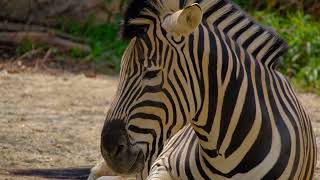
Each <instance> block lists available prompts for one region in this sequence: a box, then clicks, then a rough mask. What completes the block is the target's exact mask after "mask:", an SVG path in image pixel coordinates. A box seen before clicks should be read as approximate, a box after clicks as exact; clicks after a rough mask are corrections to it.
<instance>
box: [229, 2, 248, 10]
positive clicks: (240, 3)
mask: <svg viewBox="0 0 320 180" xmlns="http://www.w3.org/2000/svg"><path fill="white" fill-rule="evenodd" d="M233 2H234V3H236V4H238V5H239V6H240V7H242V8H245V9H247V8H248V7H249V5H250V0H233Z"/></svg>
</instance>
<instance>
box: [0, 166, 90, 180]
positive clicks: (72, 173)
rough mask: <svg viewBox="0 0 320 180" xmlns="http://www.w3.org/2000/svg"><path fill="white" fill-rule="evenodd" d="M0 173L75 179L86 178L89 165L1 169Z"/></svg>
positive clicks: (83, 179) (88, 172) (81, 179)
mask: <svg viewBox="0 0 320 180" xmlns="http://www.w3.org/2000/svg"><path fill="white" fill-rule="evenodd" d="M0 174H2V175H8V176H31V177H42V178H48V179H77V180H86V179H87V178H88V176H89V174H90V167H80V168H57V169H2V170H0Z"/></svg>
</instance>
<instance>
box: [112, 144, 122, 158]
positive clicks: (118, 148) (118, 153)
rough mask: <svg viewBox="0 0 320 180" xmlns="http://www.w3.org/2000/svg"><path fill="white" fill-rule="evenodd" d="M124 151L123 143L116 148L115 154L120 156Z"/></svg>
mask: <svg viewBox="0 0 320 180" xmlns="http://www.w3.org/2000/svg"><path fill="white" fill-rule="evenodd" d="M123 151H124V145H122V144H121V145H119V146H117V149H116V151H115V153H114V155H115V156H119V155H121V154H122V152H123Z"/></svg>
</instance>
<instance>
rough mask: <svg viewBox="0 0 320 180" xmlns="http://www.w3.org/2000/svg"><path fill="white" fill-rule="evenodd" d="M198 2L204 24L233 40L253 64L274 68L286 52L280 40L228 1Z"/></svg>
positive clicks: (284, 45) (284, 43)
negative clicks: (253, 61) (252, 59)
mask: <svg viewBox="0 0 320 180" xmlns="http://www.w3.org/2000/svg"><path fill="white" fill-rule="evenodd" d="M198 2H199V3H200V6H201V8H202V9H203V11H204V16H203V19H204V21H205V22H206V23H207V24H208V25H209V26H213V27H216V28H218V29H219V30H220V31H221V32H223V33H224V34H225V35H226V36H228V37H229V38H230V39H232V40H234V41H235V42H236V43H237V44H239V45H240V46H241V47H242V48H243V49H244V50H246V51H247V52H248V53H249V54H250V55H252V57H253V58H254V59H256V60H257V61H260V62H262V63H263V64H265V65H266V66H268V67H272V68H274V67H275V65H276V64H277V63H278V61H279V59H280V57H281V56H282V55H283V54H284V53H285V52H286V50H287V44H286V42H285V41H284V40H283V39H281V38H280V37H279V36H278V35H277V34H276V33H275V32H274V31H272V29H269V28H266V27H264V26H262V25H261V24H259V23H257V22H256V21H254V20H253V19H252V18H251V17H250V16H248V15H247V14H246V13H245V12H244V11H242V10H241V9H240V8H239V7H238V6H237V5H235V4H233V3H232V2H230V1H229V0H215V1H211V0H204V1H198Z"/></svg>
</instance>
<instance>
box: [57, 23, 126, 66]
mask: <svg viewBox="0 0 320 180" xmlns="http://www.w3.org/2000/svg"><path fill="white" fill-rule="evenodd" d="M117 22H118V21H117ZM62 30H63V31H64V32H67V33H70V34H72V35H74V36H77V37H82V38H84V39H87V40H88V41H89V44H90V46H91V49H92V50H91V53H90V54H89V55H87V56H90V57H91V59H92V62H94V63H98V64H99V63H108V64H111V65H113V66H114V67H115V69H116V70H117V71H118V70H119V69H120V59H121V56H122V53H123V51H124V50H125V48H126V43H125V42H123V41H121V40H120V39H119V31H120V26H119V23H114V24H102V25H85V26H81V25H79V24H76V23H69V24H68V25H65V26H64V27H62ZM71 56H73V57H81V56H86V55H84V54H81V53H80V52H78V51H77V50H73V51H71Z"/></svg>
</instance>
